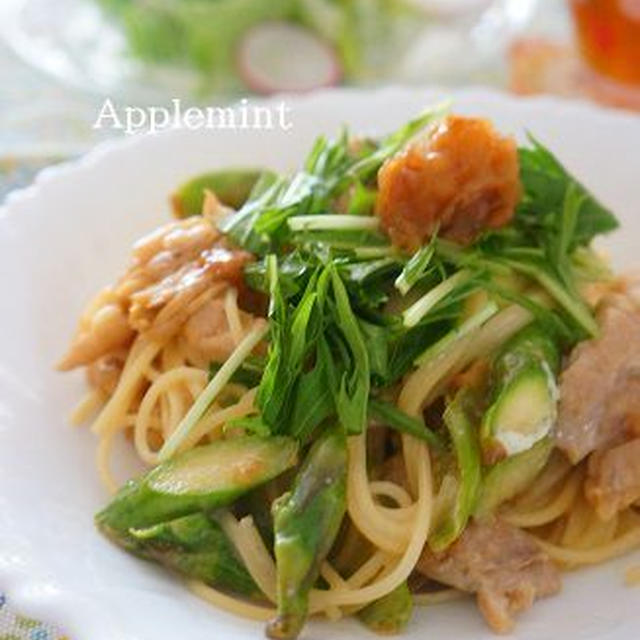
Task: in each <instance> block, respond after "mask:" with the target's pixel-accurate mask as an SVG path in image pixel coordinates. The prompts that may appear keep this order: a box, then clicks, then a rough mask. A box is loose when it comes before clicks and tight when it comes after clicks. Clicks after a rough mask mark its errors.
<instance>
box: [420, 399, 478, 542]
mask: <svg viewBox="0 0 640 640" xmlns="http://www.w3.org/2000/svg"><path fill="white" fill-rule="evenodd" d="M471 404H472V399H471V397H470V395H469V393H468V392H467V391H465V390H464V389H463V390H461V391H459V392H458V394H457V395H456V396H455V397H454V398H453V400H451V401H450V402H449V404H448V405H447V408H446V410H445V412H444V422H445V424H446V426H447V429H448V431H449V435H450V436H451V442H452V443H453V449H454V452H455V454H456V459H457V465H458V483H457V492H456V495H455V500H454V504H453V505H452V507H451V510H450V511H449V513H447V515H446V517H445V518H444V520H443V521H442V522H440V523H438V525H437V526H436V528H435V530H434V531H433V533H432V534H431V535H430V536H429V546H430V547H431V548H432V549H433V550H434V551H442V550H443V549H446V548H447V547H448V546H449V545H450V544H451V543H452V542H454V541H455V540H456V539H457V538H458V536H459V535H460V534H461V533H462V530H463V529H464V527H465V526H466V524H467V521H468V520H469V517H470V515H471V513H472V512H473V509H474V507H475V503H476V498H477V493H478V486H479V485H480V478H481V468H480V451H479V447H478V442H477V437H476V433H475V429H474V426H473V425H472V423H471V420H470V419H469V414H470V413H471V409H470V406H469V405H471Z"/></svg>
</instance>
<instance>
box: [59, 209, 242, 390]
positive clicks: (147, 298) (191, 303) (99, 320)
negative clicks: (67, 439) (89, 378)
mask: <svg viewBox="0 0 640 640" xmlns="http://www.w3.org/2000/svg"><path fill="white" fill-rule="evenodd" d="M249 260H251V255H250V254H249V253H246V252H244V251H236V250H232V249H228V248H226V247H225V246H223V244H222V241H221V239H220V234H219V232H218V231H217V230H216V229H215V227H214V226H213V225H212V224H211V222H210V221H208V220H206V219H204V218H202V217H199V216H194V217H192V218H187V219H185V220H180V221H178V222H173V223H171V224H168V225H165V226H163V227H160V228H159V229H157V230H156V231H154V232H152V233H151V234H149V235H147V236H145V237H144V238H142V239H141V240H140V241H138V242H137V243H136V244H135V245H134V247H133V255H132V261H131V265H130V267H129V269H128V270H127V272H126V273H125V274H124V276H123V277H122V278H120V280H119V281H118V283H117V284H116V285H115V286H114V287H109V288H107V289H105V290H104V291H102V292H101V293H100V294H99V295H98V296H97V297H96V299H95V300H94V301H93V302H92V303H91V304H90V305H89V307H88V308H87V310H86V311H85V313H84V314H83V316H82V318H81V320H80V323H79V326H78V329H77V331H76V335H75V337H74V339H73V341H72V343H71V347H70V348H69V351H68V352H67V354H66V355H65V356H64V358H63V359H62V360H61V362H60V363H59V364H58V367H59V368H60V369H63V370H66V369H73V368H74V367H79V366H83V365H89V364H91V363H93V362H95V361H96V360H98V359H100V358H104V357H106V356H110V355H114V354H115V353H117V352H118V351H119V350H121V349H123V348H126V347H128V346H129V344H130V343H131V341H132V340H133V338H134V337H135V334H136V332H139V333H147V334H148V335H149V337H150V338H152V339H158V340H163V339H166V338H168V337H170V336H172V335H173V334H175V333H176V332H177V331H179V330H180V329H181V328H182V326H183V325H184V323H185V322H186V321H187V319H188V318H189V317H191V316H192V315H193V314H194V313H196V312H197V311H198V309H200V308H201V307H202V306H203V305H205V304H206V303H207V302H208V301H209V300H210V299H211V298H212V297H213V296H214V295H220V294H221V293H222V291H223V290H224V289H225V288H226V286H227V285H228V284H231V285H233V286H236V287H238V288H240V289H243V288H244V287H243V283H244V280H243V267H244V265H245V264H246V263H247V262H248V261H249ZM103 373H104V372H100V371H99V370H98V369H96V370H94V371H93V377H94V378H96V380H97V376H99V375H102V374H103ZM99 386H103V385H102V384H100V385H99Z"/></svg>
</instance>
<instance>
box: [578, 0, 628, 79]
mask: <svg viewBox="0 0 640 640" xmlns="http://www.w3.org/2000/svg"><path fill="white" fill-rule="evenodd" d="M571 9H572V12H573V17H574V21H575V26H576V33H577V38H578V45H579V47H580V51H581V53H582V55H583V57H584V59H585V60H586V62H587V63H588V64H589V66H590V67H591V68H592V69H594V70H595V71H597V72H598V73H600V74H602V75H605V76H608V77H609V78H612V79H614V80H617V81H618V82H621V83H623V84H626V85H634V86H636V87H640V0H571Z"/></svg>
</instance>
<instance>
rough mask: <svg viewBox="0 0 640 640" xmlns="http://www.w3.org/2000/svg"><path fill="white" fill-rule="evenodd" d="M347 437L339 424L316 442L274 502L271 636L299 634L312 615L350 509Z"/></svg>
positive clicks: (268, 630) (269, 626)
mask: <svg viewBox="0 0 640 640" xmlns="http://www.w3.org/2000/svg"><path fill="white" fill-rule="evenodd" d="M346 484H347V443H346V438H345V435H344V433H343V432H341V431H340V430H338V429H336V428H333V429H331V430H329V431H327V432H326V433H325V434H324V435H323V436H322V437H321V438H320V439H319V440H317V441H316V442H315V444H314V445H313V446H312V448H311V450H310V451H309V453H308V455H307V458H306V460H305V462H304V465H303V467H302V469H301V470H300V472H299V474H298V476H297V477H296V480H295V482H294V485H293V488H292V490H291V492H289V493H286V494H284V495H283V496H281V498H279V499H278V500H277V501H276V502H275V503H274V506H273V511H274V530H275V556H276V567H277V594H278V616H277V618H275V619H274V620H272V621H271V622H270V623H269V625H268V626H267V634H268V635H269V637H271V638H294V637H296V636H297V635H298V633H299V632H300V630H301V629H302V625H303V624H304V622H305V620H306V617H307V608H308V598H309V590H310V589H311V588H312V586H313V585H314V583H315V581H316V579H317V577H318V574H319V571H320V565H321V564H322V562H323V560H324V559H325V558H326V556H327V554H328V553H329V550H330V549H331V546H332V545H333V542H334V540H335V538H336V536H337V535H338V530H339V529H340V524H341V522H342V519H343V517H344V514H345V512H346Z"/></svg>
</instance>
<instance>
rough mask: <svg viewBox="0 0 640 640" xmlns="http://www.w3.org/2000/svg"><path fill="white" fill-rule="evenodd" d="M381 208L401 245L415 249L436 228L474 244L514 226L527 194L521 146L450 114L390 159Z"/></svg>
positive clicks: (383, 172) (382, 177)
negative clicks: (497, 230) (484, 235)
mask: <svg viewBox="0 0 640 640" xmlns="http://www.w3.org/2000/svg"><path fill="white" fill-rule="evenodd" d="M378 186H379V188H380V192H379V196H378V201H377V204H376V210H377V214H378V216H379V217H380V220H381V223H382V226H383V228H384V229H385V230H386V231H387V233H388V234H389V235H390V236H391V239H392V241H393V242H394V243H395V244H397V245H398V246H400V247H402V248H404V249H409V250H415V249H417V248H418V247H419V246H420V245H421V244H424V242H425V240H427V239H428V238H429V237H430V236H431V235H432V234H433V233H434V232H435V230H436V229H439V233H440V235H441V236H443V237H445V238H450V239H452V240H455V241H457V242H461V243H469V242H471V241H473V240H474V239H475V238H476V237H477V236H478V235H479V234H480V233H481V232H482V231H484V230H486V229H494V228H497V227H500V226H502V225H504V224H507V223H508V222H509V220H511V218H512V217H513V213H514V210H515V206H516V204H517V203H518V200H519V198H520V193H521V187H520V179H519V169H518V153H517V148H516V143H515V140H514V139H513V138H511V137H504V136H501V135H500V134H499V133H498V132H497V131H496V130H495V129H494V128H493V126H492V125H491V123H490V122H489V121H487V120H482V119H479V118H465V117H460V116H449V117H448V118H447V119H445V120H444V121H442V122H441V123H438V124H436V125H434V127H432V128H431V129H430V130H429V131H428V132H427V133H426V134H425V135H424V136H423V137H421V138H419V139H418V140H416V141H414V142H411V143H410V144H409V145H408V146H407V147H406V148H405V149H404V150H403V151H401V152H400V153H399V154H397V155H396V156H394V157H393V158H391V159H389V160H388V161H387V162H386V163H385V164H384V165H383V166H382V168H381V169H380V171H379V173H378Z"/></svg>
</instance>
